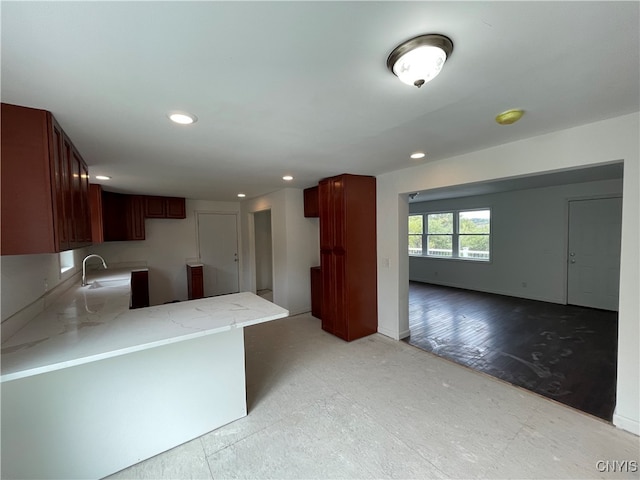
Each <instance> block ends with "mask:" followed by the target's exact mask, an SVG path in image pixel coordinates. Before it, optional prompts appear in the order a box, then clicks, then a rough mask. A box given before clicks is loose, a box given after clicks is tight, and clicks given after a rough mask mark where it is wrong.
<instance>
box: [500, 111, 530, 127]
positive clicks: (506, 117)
mask: <svg viewBox="0 0 640 480" xmlns="http://www.w3.org/2000/svg"><path fill="white" fill-rule="evenodd" d="M522 115H524V110H520V109H517V108H516V109H513V110H507V111H506V112H502V113H501V114H499V115H498V116H496V122H498V123H499V124H500V125H511V124H512V123H516V122H517V121H518V120H520V119H521V118H522Z"/></svg>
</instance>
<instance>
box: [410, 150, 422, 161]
mask: <svg viewBox="0 0 640 480" xmlns="http://www.w3.org/2000/svg"><path fill="white" fill-rule="evenodd" d="M424 156H425V154H424V153H423V152H415V153H412V154H411V158H413V159H414V160H416V159H418V158H424Z"/></svg>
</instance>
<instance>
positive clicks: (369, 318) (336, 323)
mask: <svg viewBox="0 0 640 480" xmlns="http://www.w3.org/2000/svg"><path fill="white" fill-rule="evenodd" d="M318 208H319V216H320V270H321V276H322V282H321V283H322V306H321V315H322V328H323V329H324V330H326V331H327V332H329V333H332V334H334V335H336V336H338V337H340V338H342V339H343V340H346V341H352V340H355V339H358V338H361V337H364V336H367V335H371V334H372V333H375V332H377V331H378V305H377V302H378V295H377V270H376V269H377V262H376V179H375V177H369V176H361V175H350V174H343V175H338V176H336V177H330V178H326V179H324V180H321V181H320V183H319V185H318Z"/></svg>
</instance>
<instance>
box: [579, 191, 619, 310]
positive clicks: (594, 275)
mask: <svg viewBox="0 0 640 480" xmlns="http://www.w3.org/2000/svg"><path fill="white" fill-rule="evenodd" d="M621 231H622V198H621V197H614V198H594V199H586V200H572V201H570V202H569V267H568V271H567V303H568V304H570V305H581V306H583V307H591V308H600V309H603V310H615V311H618V293H619V290H620V238H621Z"/></svg>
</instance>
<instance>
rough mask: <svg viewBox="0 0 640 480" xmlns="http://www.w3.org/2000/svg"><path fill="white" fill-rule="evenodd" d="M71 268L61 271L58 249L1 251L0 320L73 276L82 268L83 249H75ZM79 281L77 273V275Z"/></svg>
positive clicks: (43, 295)
mask: <svg viewBox="0 0 640 480" xmlns="http://www.w3.org/2000/svg"><path fill="white" fill-rule="evenodd" d="M73 253H74V264H75V266H74V268H72V269H71V270H68V271H66V272H65V273H64V274H61V273H60V262H59V256H58V254H57V253H47V254H41V255H3V256H1V257H0V270H1V271H2V281H1V283H0V289H1V290H2V321H3V322H4V321H5V320H6V319H7V318H9V317H10V316H12V315H14V314H15V313H17V312H19V311H20V310H22V309H24V308H25V307H28V306H29V305H31V304H32V303H33V302H35V301H37V300H39V299H44V297H45V296H46V295H48V294H50V293H51V292H52V291H54V290H55V289H56V287H58V286H59V285H61V284H62V283H63V282H65V281H67V280H68V279H73V278H74V277H75V276H77V274H78V273H79V272H80V271H81V270H82V259H83V258H84V257H85V255H86V249H85V248H81V249H78V250H74V251H73ZM77 280H78V281H80V277H79V276H78V279H77Z"/></svg>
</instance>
